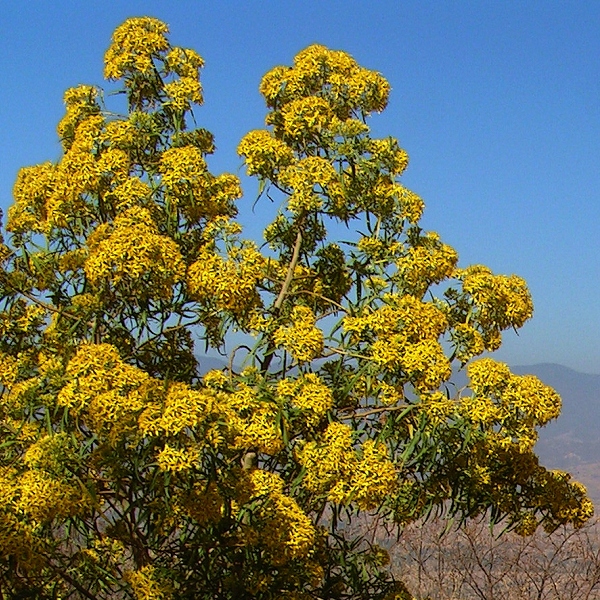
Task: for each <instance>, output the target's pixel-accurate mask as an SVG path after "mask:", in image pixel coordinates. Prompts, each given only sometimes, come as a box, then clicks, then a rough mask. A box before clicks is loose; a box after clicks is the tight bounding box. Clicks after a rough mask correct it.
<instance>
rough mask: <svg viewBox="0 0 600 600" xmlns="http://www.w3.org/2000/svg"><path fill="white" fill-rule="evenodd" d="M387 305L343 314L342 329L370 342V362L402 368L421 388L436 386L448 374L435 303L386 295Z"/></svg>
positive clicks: (440, 315) (443, 325)
mask: <svg viewBox="0 0 600 600" xmlns="http://www.w3.org/2000/svg"><path fill="white" fill-rule="evenodd" d="M386 302H387V304H384V305H383V306H382V307H380V308H378V309H376V310H374V311H372V312H369V313H366V314H365V315H363V316H358V317H344V319H343V326H344V330H345V331H346V332H348V333H354V334H356V337H357V338H358V339H359V340H360V339H363V340H365V341H368V342H369V344H370V355H371V358H372V360H373V361H375V362H376V363H378V364H379V365H381V366H383V367H385V368H388V369H398V368H400V369H402V370H403V371H404V372H405V373H406V375H407V376H408V378H409V379H410V380H411V381H412V382H413V383H414V384H415V385H416V386H417V388H418V389H419V390H421V391H426V390H432V389H435V388H437V387H438V386H439V385H440V384H441V383H442V382H443V381H446V380H447V379H448V378H449V377H450V375H451V372H452V371H451V367H450V362H449V360H448V358H447V357H446V355H445V353H444V350H443V348H442V346H441V345H440V343H439V341H438V339H439V337H440V336H441V335H442V333H444V331H445V330H446V328H447V327H448V322H447V320H446V316H445V315H444V313H443V312H442V311H440V310H439V309H438V308H437V307H436V306H434V305H433V304H431V303H428V302H422V301H421V300H419V299H418V298H415V297H414V296H410V295H404V296H395V295H389V294H388V295H387V296H386Z"/></svg>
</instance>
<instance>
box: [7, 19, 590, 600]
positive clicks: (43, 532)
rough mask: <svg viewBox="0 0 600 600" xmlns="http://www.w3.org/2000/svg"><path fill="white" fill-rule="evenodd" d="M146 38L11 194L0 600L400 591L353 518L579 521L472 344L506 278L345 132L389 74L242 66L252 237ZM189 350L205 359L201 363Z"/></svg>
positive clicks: (494, 342) (120, 47)
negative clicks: (255, 98) (259, 100)
mask: <svg viewBox="0 0 600 600" xmlns="http://www.w3.org/2000/svg"><path fill="white" fill-rule="evenodd" d="M167 34H168V29H167V26H166V25H165V24H164V23H162V22H160V21H158V20H156V19H152V18H136V19H130V20H128V21H126V22H125V23H124V24H123V25H121V26H120V27H118V28H117V29H116V31H115V33H114V35H113V39H112V43H111V46H110V47H109V49H108V51H107V53H106V56H105V65H106V66H105V75H106V77H107V78H108V79H109V80H112V81H117V82H119V85H120V88H119V91H120V93H121V94H122V96H121V97H122V98H123V104H125V101H126V109H125V110H126V112H125V114H123V115H119V114H118V113H117V112H115V111H114V110H113V111H110V110H108V108H107V107H106V106H105V104H104V96H103V94H102V92H101V90H100V89H99V88H96V87H91V86H79V87H77V88H73V89H70V90H68V91H67V92H66V94H65V104H66V115H65V117H64V118H63V119H62V120H61V122H60V123H59V125H58V134H59V136H60V139H61V141H62V145H63V150H64V152H63V155H62V157H61V159H60V160H59V161H58V162H57V163H56V164H53V163H50V162H47V163H44V164H42V165H38V166H34V167H28V168H25V169H23V170H21V172H20V173H19V175H18V178H17V181H16V184H15V187H14V204H13V205H12V206H11V208H10V209H9V212H8V216H7V217H8V218H7V224H6V231H7V232H8V234H9V236H8V237H7V238H6V244H3V245H2V246H1V259H2V261H3V270H2V274H1V276H0V294H1V298H2V304H1V306H0V308H1V310H2V312H1V313H0V328H1V331H2V336H1V338H0V352H1V360H0V382H1V383H2V386H3V391H2V396H1V401H0V410H1V421H0V423H1V425H0V426H1V428H2V434H1V435H2V440H1V445H0V461H1V463H0V464H1V467H0V495H1V496H0V497H1V498H2V502H1V503H0V561H1V562H0V564H1V575H0V588H1V590H2V593H1V594H0V595H1V596H2V597H14V598H16V597H25V596H29V597H36V598H94V599H100V598H137V599H151V598H152V599H158V598H161V599H162V598H170V597H172V598H239V597H250V596H252V597H256V598H274V597H277V598H409V597H410V596H409V594H408V592H407V591H406V589H405V588H404V585H403V584H402V583H401V582H400V581H396V580H394V577H393V575H392V574H391V571H389V569H388V568H387V567H386V562H387V558H386V553H385V551H383V550H382V549H381V548H379V547H377V546H376V545H373V544H369V543H368V540H367V538H366V537H365V536H364V535H363V534H361V533H360V532H359V533H352V528H350V527H349V524H350V522H351V521H352V519H353V518H354V517H355V516H356V515H358V514H359V513H365V512H367V513H369V514H377V515H378V516H379V517H380V518H381V519H386V520H387V521H389V522H390V523H392V524H395V525H396V526H398V527H401V526H403V525H405V524H407V523H410V522H412V521H414V520H416V519H418V518H420V517H422V516H423V515H427V514H431V513H432V511H437V510H441V509H442V508H444V509H446V510H448V511H449V512H450V513H451V514H454V515H457V516H459V517H461V518H462V517H465V518H466V517H472V516H474V515H477V514H480V513H483V512H485V511H487V510H489V511H490V515H491V517H492V519H493V520H495V521H498V520H500V519H501V518H508V519H509V523H510V526H511V527H513V528H516V529H518V530H520V531H522V532H523V533H529V532H532V531H534V530H535V529H536V527H537V526H538V524H542V525H543V526H544V527H546V528H547V529H553V528H555V527H557V526H558V525H559V524H562V523H573V524H575V525H581V524H582V523H583V522H584V521H585V520H586V519H587V518H588V517H589V516H590V515H591V513H592V506H591V503H590V501H589V500H588V499H587V497H586V495H585V490H584V489H583V487H582V486H581V485H579V484H577V483H572V482H571V481H570V480H569V476H568V475H567V474H565V473H560V472H549V471H547V470H546V469H544V468H543V467H541V466H540V465H539V464H538V460H537V458H536V456H535V454H534V453H533V445H534V443H535V440H536V431H537V428H538V427H539V426H542V425H544V424H545V423H546V422H548V421H549V420H550V419H552V418H555V417H557V416H558V414H559V411H560V399H559V397H558V396H557V394H556V393H555V392H554V391H553V390H551V389H550V388H548V387H547V386H545V385H543V384H542V383H541V382H540V381H538V380H537V379H535V378H534V377H530V376H521V377H519V376H516V375H513V374H511V372H510V371H509V369H508V367H507V366H506V365H504V364H501V363H498V362H495V361H493V360H492V359H491V358H480V359H477V357H478V356H480V355H481V354H483V353H484V352H485V351H493V350H495V349H497V348H498V346H499V345H500V342H501V332H502V331H503V330H506V329H511V328H519V327H521V326H522V325H523V323H524V322H525V321H526V320H527V319H528V318H529V317H530V316H531V314H532V303H531V299H530V296H529V293H528V291H527V287H526V285H525V282H524V281H523V280H522V279H520V278H519V277H516V276H514V275H512V276H502V275H494V274H493V273H492V272H491V271H490V270H489V269H487V268H486V267H483V266H472V267H468V268H465V269H461V268H458V267H457V254H456V252H455V251H454V250H453V249H452V248H451V247H449V246H448V245H446V244H444V243H442V241H441V240H440V239H439V237H438V236H437V235H436V234H435V233H427V232H424V231H422V230H421V229H420V227H419V219H420V217H421V212H422V210H423V202H422V200H421V199H420V198H419V197H418V196H417V195H416V194H414V193H413V192H411V191H409V190H408V189H406V188H405V187H404V186H403V185H402V184H401V183H400V181H399V177H400V176H401V174H402V172H403V171H404V169H405V168H406V166H407V164H408V157H407V154H406V153H405V152H404V150H402V149H401V148H400V147H399V145H398V142H397V141H396V140H395V139H394V138H391V137H390V138H386V139H374V138H372V137H371V135H370V133H369V127H368V126H367V124H366V121H367V117H368V116H369V115H370V114H371V113H373V112H380V111H382V110H383V109H384V108H385V106H386V103H387V100H388V94H389V85H388V83H387V82H386V80H385V79H384V78H383V77H382V76H381V75H380V74H379V73H376V72H374V71H370V70H367V69H364V68H362V67H360V66H359V65H358V64H357V63H356V62H355V61H354V60H353V59H352V58H351V57H350V56H349V55H348V54H345V53H343V52H337V51H331V50H328V49H327V48H325V47H323V46H318V45H314V46H310V47H309V48H307V49H306V50H304V51H302V52H300V53H299V54H298V55H297V56H296V57H295V59H294V64H293V66H291V67H277V68H275V69H273V70H272V71H270V72H269V73H267V75H266V76H265V77H264V78H263V80H262V82H261V85H260V90H261V93H262V94H263V96H264V97H265V100H266V103H267V107H268V115H267V124H268V125H267V129H259V130H256V131H252V132H250V133H249V134H248V135H246V136H245V137H244V138H243V140H242V141H241V143H240V145H239V148H238V152H239V154H240V155H241V156H242V157H243V159H244V161H245V164H246V167H247V171H248V173H249V174H250V175H253V176H256V177H257V178H258V181H259V188H260V192H261V198H263V197H265V196H268V197H269V198H271V199H272V200H277V201H278V202H280V208H279V210H278V211H277V214H276V215H274V220H273V221H272V222H271V223H270V224H269V225H267V227H266V229H265V239H266V245H265V247H262V248H259V247H258V246H257V244H256V243H255V242H253V241H249V240H246V239H244V238H243V237H242V230H241V227H240V226H239V225H238V224H237V223H236V222H235V221H234V217H235V215H236V208H235V201H236V200H237V199H238V198H240V197H241V190H240V182H239V181H238V179H237V178H236V177H235V176H233V175H230V174H222V175H213V174H212V173H211V172H210V171H209V170H208V167H207V156H208V155H210V154H211V153H212V152H213V150H214V145H213V136H212V135H211V134H210V133H209V132H208V131H206V130H204V129H201V128H195V126H194V124H195V121H194V120H193V119H192V107H193V106H194V105H198V104H200V103H201V102H202V89H201V86H200V82H199V78H198V75H199V70H200V68H201V67H202V64H203V61H202V59H201V58H200V56H199V55H198V54H197V53H196V52H195V51H193V50H189V49H185V48H180V47H177V46H172V45H171V43H170V42H169V40H168V38H167ZM116 102H117V103H118V99H116ZM260 201H261V202H264V198H263V199H261V200H260ZM332 228H335V231H336V232H338V231H340V230H343V231H345V233H344V234H343V235H344V236H345V237H346V238H347V239H346V241H344V242H341V241H338V242H334V241H332V240H331V234H330V233H328V231H330V230H331V229H332ZM438 292H440V293H438ZM231 340H233V343H237V344H238V347H237V348H232V347H231V343H232V341H231ZM202 343H204V344H205V345H206V348H207V347H208V346H212V347H213V348H216V349H218V350H220V351H221V352H223V353H227V356H228V367H227V368H224V369H223V370H212V371H209V372H208V373H205V374H202V371H201V368H200V366H199V361H198V352H199V350H198V348H202ZM201 363H202V357H201V356H200V364H201ZM465 365H467V367H466V368H467V369H468V375H469V378H470V390H472V391H470V392H469V391H468V390H462V391H459V392H456V393H455V392H454V391H453V388H452V386H451V384H450V383H449V381H450V379H451V374H452V369H453V367H456V368H459V367H461V368H462V367H464V366H465Z"/></svg>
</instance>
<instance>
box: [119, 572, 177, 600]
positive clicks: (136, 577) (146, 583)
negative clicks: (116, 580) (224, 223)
mask: <svg viewBox="0 0 600 600" xmlns="http://www.w3.org/2000/svg"><path fill="white" fill-rule="evenodd" d="M125 580H126V581H127V582H128V583H129V585H130V586H131V590H132V591H133V595H134V597H135V600H169V599H170V598H172V597H173V595H172V593H171V590H170V586H168V585H167V584H166V582H163V581H161V580H160V578H159V577H158V575H157V573H156V569H155V568H154V566H153V565H145V566H143V567H141V568H140V569H138V570H136V571H127V572H126V573H125Z"/></svg>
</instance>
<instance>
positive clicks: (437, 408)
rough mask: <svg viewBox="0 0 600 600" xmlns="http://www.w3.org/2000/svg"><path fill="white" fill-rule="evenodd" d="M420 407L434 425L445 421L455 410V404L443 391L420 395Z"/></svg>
mask: <svg viewBox="0 0 600 600" xmlns="http://www.w3.org/2000/svg"><path fill="white" fill-rule="evenodd" d="M420 409H421V412H422V413H424V414H425V415H426V416H427V419H428V422H429V423H430V424H431V425H432V426H434V427H435V426H437V425H442V424H444V423H446V421H447V420H448V418H449V417H450V416H452V415H453V414H454V413H455V412H456V409H457V406H456V403H455V402H454V401H452V400H451V399H450V398H448V396H447V395H446V394H444V393H443V392H433V393H432V394H426V395H422V396H421V402H420Z"/></svg>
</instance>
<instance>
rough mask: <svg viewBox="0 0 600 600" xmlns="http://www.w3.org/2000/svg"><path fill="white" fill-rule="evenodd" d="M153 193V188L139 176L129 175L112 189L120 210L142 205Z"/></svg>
mask: <svg viewBox="0 0 600 600" xmlns="http://www.w3.org/2000/svg"><path fill="white" fill-rule="evenodd" d="M151 194H152V190H151V189H150V187H149V186H148V184H146V183H144V182H143V181H141V180H140V179H139V178H138V177H128V178H127V179H126V180H125V181H123V182H122V183H119V184H118V185H116V186H115V187H114V188H113V189H112V190H111V195H112V196H113V197H114V198H115V208H116V210H117V211H118V212H121V211H124V210H127V209H128V208H132V207H133V206H142V205H143V204H145V203H147V202H148V200H149V198H150V196H151Z"/></svg>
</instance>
